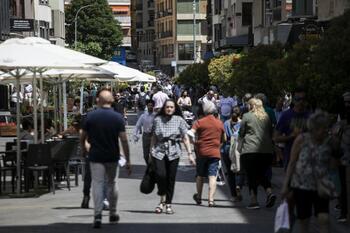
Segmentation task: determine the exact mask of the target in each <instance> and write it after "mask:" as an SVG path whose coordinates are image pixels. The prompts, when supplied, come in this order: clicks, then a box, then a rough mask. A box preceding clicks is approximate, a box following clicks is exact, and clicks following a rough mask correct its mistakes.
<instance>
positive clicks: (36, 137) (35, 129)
mask: <svg viewBox="0 0 350 233" xmlns="http://www.w3.org/2000/svg"><path fill="white" fill-rule="evenodd" d="M33 74H34V75H33V116H34V144H37V143H38V113H37V108H38V106H37V104H38V101H37V99H36V98H37V96H36V69H34V70H33Z"/></svg>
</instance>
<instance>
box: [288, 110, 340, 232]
mask: <svg viewBox="0 0 350 233" xmlns="http://www.w3.org/2000/svg"><path fill="white" fill-rule="evenodd" d="M307 127H308V130H309V133H303V134H301V135H299V136H298V137H297V138H296V139H295V141H294V143H293V147H292V152H291V158H290V162H289V164H288V168H287V175H286V178H285V182H284V185H283V189H282V196H283V197H286V196H287V194H288V192H289V188H291V190H292V191H293V198H294V201H295V206H296V212H297V218H298V220H299V221H300V232H301V233H307V232H309V223H310V217H311V216H312V212H313V211H312V210H314V214H315V216H316V217H317V219H318V222H319V229H320V232H321V233H328V232H330V231H329V198H327V197H323V196H322V197H321V196H320V194H319V193H318V191H317V190H318V189H317V182H318V181H320V180H322V179H324V178H327V177H329V170H330V164H334V160H333V159H331V155H332V146H331V141H330V138H329V136H328V130H329V118H328V115H327V114H326V113H324V112H321V111H319V112H316V113H314V114H313V115H311V116H310V118H309V119H308V122H307ZM329 182H331V181H330V180H329ZM330 190H331V189H330Z"/></svg>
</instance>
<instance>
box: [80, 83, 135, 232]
mask: <svg viewBox="0 0 350 233" xmlns="http://www.w3.org/2000/svg"><path fill="white" fill-rule="evenodd" d="M113 101H114V99H113V95H112V93H111V92H110V91H109V90H105V89H103V90H101V91H100V92H99V93H98V94H97V104H98V108H97V109H96V110H93V111H91V112H89V113H88V114H87V117H86V120H85V122H84V124H83V130H82V133H81V138H80V144H81V148H82V153H86V151H85V150H84V149H85V142H86V139H88V141H89V143H90V145H91V148H90V151H89V161H90V169H91V177H92V196H93V200H94V224H93V227H94V228H100V227H101V223H102V210H103V200H104V185H105V177H106V179H107V199H108V201H109V204H110V207H109V222H110V223H117V222H118V221H119V215H118V214H117V198H118V190H117V186H116V182H117V178H118V172H119V170H118V161H119V158H120V151H119V143H118V141H119V139H120V141H121V143H122V147H123V151H124V155H125V159H126V168H127V169H128V170H129V174H130V173H131V167H130V157H129V145H128V140H127V136H126V132H125V122H124V119H123V116H122V115H121V114H120V113H117V112H115V111H114V110H113V108H112V107H111V105H112V103H113Z"/></svg>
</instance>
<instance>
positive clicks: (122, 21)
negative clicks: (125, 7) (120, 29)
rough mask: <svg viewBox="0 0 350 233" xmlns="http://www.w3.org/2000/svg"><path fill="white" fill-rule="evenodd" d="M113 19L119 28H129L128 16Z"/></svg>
mask: <svg viewBox="0 0 350 233" xmlns="http://www.w3.org/2000/svg"><path fill="white" fill-rule="evenodd" d="M114 18H115V19H116V20H117V21H118V22H119V23H120V26H131V17H130V16H115V17H114Z"/></svg>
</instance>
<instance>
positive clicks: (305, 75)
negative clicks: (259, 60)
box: [268, 41, 318, 94]
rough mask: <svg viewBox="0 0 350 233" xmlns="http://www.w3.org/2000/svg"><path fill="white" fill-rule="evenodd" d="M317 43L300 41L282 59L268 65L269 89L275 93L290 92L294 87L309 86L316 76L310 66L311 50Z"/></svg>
mask: <svg viewBox="0 0 350 233" xmlns="http://www.w3.org/2000/svg"><path fill="white" fill-rule="evenodd" d="M317 45H318V41H302V42H299V43H297V44H295V45H294V46H293V47H292V49H291V50H289V51H287V52H284V53H283V55H282V57H280V58H278V59H275V60H272V61H270V62H269V64H268V70H269V77H270V79H271V88H272V89H273V90H276V91H275V93H276V94H278V90H280V94H281V93H284V92H291V91H292V90H293V89H294V88H295V87H296V86H305V87H308V86H309V81H310V79H311V78H312V77H314V76H315V75H317V74H316V73H315V71H314V68H313V66H312V64H311V59H312V55H313V50H314V49H315V47H316V46H317Z"/></svg>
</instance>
